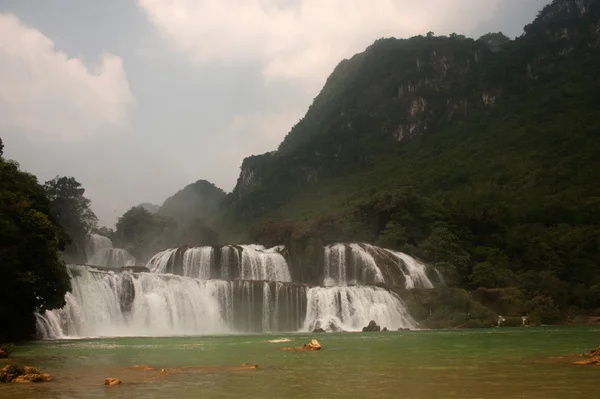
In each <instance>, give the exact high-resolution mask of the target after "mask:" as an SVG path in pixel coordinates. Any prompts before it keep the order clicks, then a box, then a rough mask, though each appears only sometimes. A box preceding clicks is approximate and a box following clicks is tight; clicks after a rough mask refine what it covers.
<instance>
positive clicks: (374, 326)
mask: <svg viewBox="0 0 600 399" xmlns="http://www.w3.org/2000/svg"><path fill="white" fill-rule="evenodd" d="M362 330H363V332H379V331H381V327H380V326H378V325H377V323H376V322H375V320H371V321H370V322H369V325H368V326H366V327H363V329H362Z"/></svg>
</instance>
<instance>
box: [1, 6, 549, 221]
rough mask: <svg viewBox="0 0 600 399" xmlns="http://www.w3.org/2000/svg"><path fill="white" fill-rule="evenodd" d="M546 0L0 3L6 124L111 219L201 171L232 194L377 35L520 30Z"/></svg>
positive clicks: (35, 169) (15, 144) (7, 132)
mask: <svg viewBox="0 0 600 399" xmlns="http://www.w3.org/2000/svg"><path fill="white" fill-rule="evenodd" d="M548 2H549V0H419V1H415V0H0V137H1V138H2V139H3V141H4V144H5V154H4V156H5V157H7V158H12V159H14V160H16V161H18V162H19V163H20V165H21V167H22V168H23V169H25V170H27V171H29V172H31V173H33V174H35V175H37V176H38V178H39V180H40V181H41V182H44V181H46V180H48V179H51V178H52V177H54V176H55V175H67V176H74V177H75V178H76V179H77V180H79V181H80V182H81V183H82V184H83V185H84V187H85V188H86V196H87V197H88V198H90V199H91V200H92V206H93V210H94V211H95V212H96V214H97V215H98V217H99V219H100V222H101V224H105V225H109V226H112V225H113V224H114V222H115V221H116V218H117V217H118V216H120V215H122V214H123V212H124V211H126V210H127V209H128V208H129V207H131V206H133V205H136V204H139V203H141V202H152V203H156V204H161V203H162V202H163V201H164V200H165V198H166V197H168V196H170V195H172V194H173V193H174V192H176V191H177V190H179V189H181V188H183V187H184V186H185V185H187V184H189V183H192V182H194V181H196V180H198V179H207V180H209V181H211V182H214V183H215V184H216V185H218V186H219V187H221V188H223V189H224V190H226V191H230V190H231V189H232V188H233V187H234V185H235V182H236V179H237V176H238V173H239V167H240V165H241V162H242V159H243V158H244V157H246V156H249V155H252V154H260V153H263V152H266V151H271V150H273V149H275V148H276V147H277V146H278V144H279V143H280V142H281V140H282V139H283V137H284V136H285V135H286V134H287V133H288V131H289V130H290V128H291V127H292V125H293V124H295V123H296V122H297V121H298V120H299V119H300V118H301V117H302V116H303V115H304V113H305V112H306V110H307V109H308V106H309V105H310V103H311V102H312V99H313V98H314V97H315V96H316V95H317V93H318V91H319V90H320V88H321V87H322V85H323V83H324V82H325V80H326V79H327V76H328V75H329V73H330V72H331V71H332V70H333V68H334V67H335V65H336V64H337V63H338V62H339V61H340V60H342V59H343V58H349V57H351V56H352V55H353V54H355V53H357V52H361V51H363V50H364V49H365V48H366V47H367V46H368V45H369V44H371V43H372V42H373V41H375V40H376V39H377V38H380V37H390V36H394V37H399V38H405V37H410V36H414V35H418V34H425V33H427V32H428V31H434V32H435V33H436V34H438V35H440V34H449V33H452V32H457V33H463V34H466V35H468V36H471V37H478V36H480V35H482V34H484V33H486V32H489V31H499V30H501V31H503V32H504V33H506V34H507V35H509V36H511V37H514V36H518V35H520V34H521V32H522V28H523V26H524V25H525V24H526V23H528V22H530V21H531V20H533V18H534V17H535V15H536V14H537V12H538V11H539V10H540V9H541V8H542V7H543V6H544V5H545V4H547V3H548Z"/></svg>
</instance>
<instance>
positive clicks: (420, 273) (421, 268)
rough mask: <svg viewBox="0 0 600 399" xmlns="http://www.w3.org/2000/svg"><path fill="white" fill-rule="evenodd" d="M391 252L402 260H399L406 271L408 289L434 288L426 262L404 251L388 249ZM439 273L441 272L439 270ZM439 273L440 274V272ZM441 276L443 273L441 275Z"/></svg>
mask: <svg viewBox="0 0 600 399" xmlns="http://www.w3.org/2000/svg"><path fill="white" fill-rule="evenodd" d="M388 251H389V252H390V253H392V254H393V255H394V256H396V257H398V259H399V260H400V262H401V263H400V262H399V265H398V266H399V267H400V268H401V270H402V271H403V272H404V271H405V272H406V273H404V278H405V279H406V288H407V289H411V288H433V284H432V283H431V280H429V277H427V272H426V267H427V266H425V264H423V263H421V262H419V261H417V260H416V259H415V258H413V257H412V256H409V255H407V254H405V253H402V252H394V251H390V250H388ZM401 265H403V266H404V268H402V266H401ZM436 272H437V270H436ZM438 273H439V272H438ZM438 275H439V274H438ZM439 276H441V275H439Z"/></svg>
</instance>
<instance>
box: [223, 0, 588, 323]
mask: <svg viewBox="0 0 600 399" xmlns="http://www.w3.org/2000/svg"><path fill="white" fill-rule="evenodd" d="M598 104H600V0H554V1H553V2H552V3H550V4H549V5H548V6H546V7H545V8H544V9H543V10H542V11H541V12H540V13H539V15H538V17H537V18H536V20H535V21H533V22H532V23H531V24H529V25H527V26H526V27H525V29H524V34H523V35H522V36H521V37H519V38H517V39H515V40H512V41H511V40H508V39H507V38H505V37H504V36H503V35H501V34H491V35H485V36H484V37H482V38H481V39H479V40H473V39H469V38H465V37H464V36H460V35H455V34H453V35H451V36H450V37H436V36H434V35H433V34H428V35H427V36H426V37H425V36H417V37H413V38H410V39H394V38H387V39H380V40H377V41H376V42H375V43H374V44H373V45H371V46H370V47H369V48H367V49H366V50H365V51H364V52H363V53H361V54H357V55H355V56H354V57H352V58H351V59H349V60H344V61H342V62H341V63H340V64H339V65H338V66H337V67H336V68H335V70H334V71H333V73H332V74H331V76H330V77H329V78H328V80H327V82H326V84H325V86H324V87H323V89H322V90H321V92H320V93H319V95H318V96H317V97H316V98H315V100H314V102H313V104H312V105H311V106H310V108H309V110H308V112H307V114H306V115H305V117H304V118H303V119H302V120H301V121H300V122H299V123H298V124H297V125H296V126H294V127H293V128H292V130H291V131H290V132H289V134H288V135H287V136H286V138H285V139H284V141H283V142H282V143H281V145H280V146H279V148H278V149H277V151H274V152H270V153H267V154H263V155H257V156H252V157H249V158H247V159H245V160H244V162H243V165H242V170H241V174H240V176H239V179H238V182H237V185H236V187H235V189H234V190H233V192H232V194H230V195H229V196H228V197H227V199H226V200H225V205H224V206H223V208H221V210H220V212H219V214H218V215H217V217H216V219H215V220H213V223H212V224H213V226H219V227H220V228H221V230H222V231H221V235H222V236H225V237H229V238H230V240H247V239H255V240H258V241H259V242H261V243H265V245H269V244H275V243H284V244H286V245H288V247H289V248H290V251H291V253H292V255H293V256H292V259H302V260H301V261H300V262H302V264H301V265H296V267H299V268H301V269H302V270H303V272H304V273H306V274H307V275H309V277H310V275H311V274H312V273H314V270H316V269H314V266H313V265H315V264H318V262H322V259H321V256H320V255H319V254H320V253H321V252H322V251H321V249H320V248H322V245H323V244H328V243H331V242H336V241H357V240H362V241H367V242H372V243H376V244H380V245H384V246H387V247H390V248H394V249H399V250H403V251H405V252H409V253H411V254H413V255H415V256H418V257H420V258H422V259H424V260H426V261H428V262H431V263H435V264H436V265H438V267H439V268H440V269H443V270H445V275H446V277H447V278H448V279H449V281H451V282H454V283H455V284H457V285H459V286H461V287H465V288H469V289H478V288H481V287H483V288H486V289H508V288H511V289H513V288H514V291H511V294H510V296H511V300H515V301H521V302H523V303H525V301H526V300H528V301H533V300H534V299H535V298H538V297H539V298H542V299H540V300H539V301H538V302H539V303H544V304H546V305H548V308H549V309H554V308H555V307H557V308H560V310H561V311H563V314H565V313H566V311H567V310H568V309H570V308H571V307H579V308H589V307H593V306H596V307H600V271H599V270H598V265H599V264H600V242H599V241H598V237H600V185H599V184H598V181H600V121H599V120H598V111H597V109H598ZM305 278H306V277H305ZM308 279H310V278H308ZM536 303H537V302H536ZM540 306H541V305H540ZM544 306H545V305H544Z"/></svg>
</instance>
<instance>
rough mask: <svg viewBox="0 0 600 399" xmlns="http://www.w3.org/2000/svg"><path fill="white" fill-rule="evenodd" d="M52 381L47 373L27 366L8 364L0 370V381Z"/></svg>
mask: <svg viewBox="0 0 600 399" xmlns="http://www.w3.org/2000/svg"><path fill="white" fill-rule="evenodd" d="M48 381H52V378H51V377H50V375H49V374H46V373H42V372H41V371H39V370H38V369H36V368H33V367H29V366H13V365H8V366H5V367H4V368H2V369H1V370H0V382H18V383H27V382H48Z"/></svg>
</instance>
